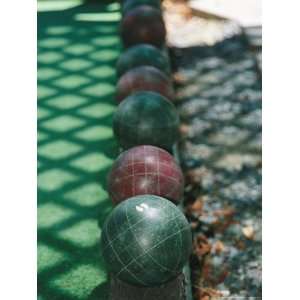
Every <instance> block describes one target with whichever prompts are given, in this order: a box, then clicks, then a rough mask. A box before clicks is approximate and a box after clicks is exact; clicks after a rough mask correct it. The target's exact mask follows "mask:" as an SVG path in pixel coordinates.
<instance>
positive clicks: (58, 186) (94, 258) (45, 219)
mask: <svg viewBox="0 0 300 300" xmlns="http://www.w3.org/2000/svg"><path fill="white" fill-rule="evenodd" d="M94 2H97V1H94ZM98 2H99V3H98V4H95V3H85V4H83V3H81V2H80V1H78V0H75V1H73V2H72V1H42V2H41V3H39V5H38V7H39V12H38V299H39V300H48V299H49V300H55V299H63V300H71V299H72V300H77V299H89V300H91V299H97V300H105V299H107V294H106V293H107V276H106V272H105V269H104V266H103V261H102V260H101V257H100V252H99V237H100V234H101V227H102V224H103V221H104V219H105V217H106V216H107V214H108V213H109V212H110V210H111V203H110V201H109V200H108V195H107V192H106V190H105V182H106V176H107V172H108V170H109V168H110V166H111V164H112V162H113V160H114V159H115V157H116V156H117V146H116V142H115V140H114V138H113V134H112V115H113V112H114V110H115V104H114V99H113V94H114V91H115V82H116V77H115V62H116V59H117V57H118V56H119V53H120V50H121V46H120V41H119V37H118V22H119V18H120V14H119V4H118V3H114V2H110V3H109V2H108V1H98ZM63 3H65V4H66V5H65V6H64V5H63Z"/></svg>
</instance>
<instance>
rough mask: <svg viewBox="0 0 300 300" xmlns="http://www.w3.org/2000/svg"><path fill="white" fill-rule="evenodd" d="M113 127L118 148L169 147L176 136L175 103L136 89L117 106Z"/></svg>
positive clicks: (176, 118)
mask: <svg viewBox="0 0 300 300" xmlns="http://www.w3.org/2000/svg"><path fill="white" fill-rule="evenodd" d="M113 130H114V134H115V137H116V139H117V140H118V142H119V145H120V146H121V148H123V149H124V150H125V149H129V148H131V147H134V146H138V145H152V146H157V147H160V148H163V149H165V150H167V151H171V150H172V148H173V146H174V144H175V143H176V142H177V140H178V137H179V117H178V114H177V111H176V109H175V106H174V104H173V103H171V102H170V101H169V100H168V99H167V98H165V97H163V96H162V95H160V94H158V93H155V92H145V91H142V92H137V93H134V94H132V95H130V96H128V97H127V98H125V99H124V100H123V101H122V102H121V103H120V104H119V106H118V108H117V110H116V112H115V115H114V119H113Z"/></svg>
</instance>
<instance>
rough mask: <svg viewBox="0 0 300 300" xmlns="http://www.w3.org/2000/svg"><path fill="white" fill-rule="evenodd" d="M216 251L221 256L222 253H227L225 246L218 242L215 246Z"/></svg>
mask: <svg viewBox="0 0 300 300" xmlns="http://www.w3.org/2000/svg"><path fill="white" fill-rule="evenodd" d="M214 249H215V250H216V253H217V254H220V253H221V252H223V251H225V245H224V244H223V243H222V242H221V241H216V243H215V244H214Z"/></svg>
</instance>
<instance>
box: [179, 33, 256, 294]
mask: <svg viewBox="0 0 300 300" xmlns="http://www.w3.org/2000/svg"><path fill="white" fill-rule="evenodd" d="M173 52H174V53H175V54H176V57H177V62H178V64H177V66H176V67H177V68H178V74H177V78H178V81H179V85H178V88H177V100H178V106H177V107H178V111H179V113H180V117H181V120H182V123H183V126H182V133H183V135H182V140H181V142H180V147H179V149H180V151H179V152H180V156H181V161H182V164H183V167H184V169H185V173H186V174H187V182H186V184H187V188H186V195H185V200H186V202H187V205H191V203H193V201H195V199H197V201H199V200H200V201H201V202H199V203H202V204H203V208H202V210H201V213H200V214H196V213H195V214H193V213H190V215H189V218H190V221H191V222H192V223H193V222H196V224H197V226H198V227H197V228H196V229H195V231H196V232H197V234H205V235H206V238H208V239H210V242H211V243H214V242H216V240H218V239H222V240H223V242H225V243H226V247H227V248H226V249H227V250H226V251H227V252H226V253H225V252H224V253H225V254H224V256H218V255H214V254H212V255H211V256H210V257H209V259H210V260H211V261H212V264H211V265H209V266H208V265H204V263H205V262H204V260H203V261H202V264H203V265H202V266H198V265H197V264H196V265H194V273H195V274H196V275H195V274H194V278H196V279H195V280H198V281H197V282H201V283H200V284H199V286H197V288H200V291H201V289H204V288H205V287H213V288H215V287H216V286H217V284H218V283H219V282H217V283H216V284H212V282H210V281H208V280H207V277H205V276H202V277H201V275H199V273H200V272H201V269H205V267H206V268H210V270H213V271H210V272H211V273H212V281H213V280H216V281H217V280H218V278H220V277H221V275H220V274H221V272H222V271H224V270H225V272H228V273H229V275H226V276H227V277H226V281H225V286H222V287H221V288H222V289H229V290H230V291H231V292H232V293H233V294H234V296H237V297H238V296H247V297H248V296H249V297H250V296H253V297H260V295H261V283H260V281H259V275H255V276H253V275H252V274H250V273H251V271H252V269H251V268H250V267H249V266H248V265H251V264H252V266H254V271H253V272H257V274H259V271H260V270H261V80H260V78H261V77H260V74H258V73H257V70H258V68H257V62H256V60H255V57H254V55H253V53H251V52H250V51H249V50H248V48H247V43H245V40H244V39H243V36H234V37H232V38H230V39H225V40H224V41H222V42H220V43H218V44H216V45H214V46H201V47H200V46H199V47H192V48H187V49H181V50H180V49H173ZM175 60H176V59H175ZM231 209H232V210H233V211H234V215H233V221H232V220H231V221H232V222H234V223H235V224H234V225H233V226H231V225H230V223H228V226H229V227H228V228H230V230H231V231H233V229H232V228H234V226H235V228H237V229H236V231H237V233H234V234H233V237H234V238H232V236H230V234H232V233H229V230H228V231H225V232H222V234H220V232H218V231H217V230H215V228H216V226H217V225H216V224H217V222H219V220H220V219H218V218H217V217H216V216H217V215H218V213H220V212H225V211H226V210H227V211H229V210H231ZM225 221H226V219H225ZM225 221H222V220H221V221H220V222H224V223H225ZM194 224H195V223H194ZM195 226H196V225H195ZM224 226H225V225H224ZM226 226H227V225H226ZM243 227H246V228H249V227H250V228H253V230H254V232H255V238H254V239H253V240H251V241H243V243H244V242H245V244H246V245H247V247H245V251H240V249H238V248H236V246H235V241H236V240H235V239H239V238H240V237H238V235H239V232H241V228H243ZM224 228H225V227H224ZM226 228H227V227H226ZM222 230H223V228H222ZM226 255H227V256H226ZM209 259H207V261H208V260H209ZM214 262H216V266H215V265H213V263H214ZM225 266H227V267H226V268H227V269H225ZM214 272H215V273H214ZM218 272H219V273H218ZM203 273H204V272H203ZM211 273H209V276H210V275H211ZM201 274H202V273H201ZM224 274H225V273H224ZM226 274H227V273H226ZM240 274H243V276H242V275H240ZM255 274H256V273H255ZM202 275H203V274H202ZM253 278H254V280H253ZM223 280H224V279H223ZM194 284H195V282H194ZM243 292H245V294H243ZM233 294H231V296H233Z"/></svg>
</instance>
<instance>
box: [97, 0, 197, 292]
mask: <svg viewBox="0 0 300 300" xmlns="http://www.w3.org/2000/svg"><path fill="white" fill-rule="evenodd" d="M122 14H123V17H122V21H121V24H120V34H121V38H122V41H123V45H124V48H125V51H124V52H123V54H121V56H120V58H119V60H118V62H117V66H116V68H117V75H118V78H119V80H118V83H117V87H116V101H117V102H118V104H119V105H118V108H117V110H116V112H115V115H114V120H113V130H114V134H115V137H116V139H117V140H118V142H119V145H120V148H121V149H122V150H123V152H122V153H121V154H120V156H119V157H118V158H117V159H116V161H115V163H114V164H113V166H112V169H111V171H110V173H109V175H108V192H109V195H110V198H111V200H112V202H113V204H114V205H115V208H114V210H113V211H112V213H111V214H110V215H109V216H108V218H107V219H106V221H105V224H104V226H103V231H102V235H101V250H102V255H103V259H104V262H105V263H106V265H107V268H108V270H109V271H110V273H111V274H112V275H113V276H115V277H116V278H118V279H119V280H121V281H123V282H126V283H128V284H131V285H137V286H146V287H152V286H158V285H162V284H164V283H166V282H168V281H170V280H172V279H174V278H176V277H177V276H178V275H179V274H180V273H181V272H182V269H183V267H184V265H185V264H186V263H187V261H188V258H189V255H190V253H191V248H192V238H191V230H190V226H189V224H188V222H187V220H186V218H185V216H184V215H183V213H182V212H181V210H180V209H179V208H178V206H177V205H178V204H179V203H180V200H181V199H182V196H183V188H184V180H183V174H182V171H181V169H180V167H179V166H178V164H177V162H176V160H175V159H174V157H173V156H172V155H171V153H172V149H173V147H174V145H175V143H176V142H177V139H178V127H179V118H178V115H177V111H176V109H175V106H174V104H173V103H172V101H173V99H174V90H173V87H172V82H171V79H170V75H171V71H170V65H169V60H168V55H167V52H166V50H165V49H166V48H165V37H166V30H165V25H164V22H163V17H162V12H161V3H160V0H124V1H123V3H122Z"/></svg>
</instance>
